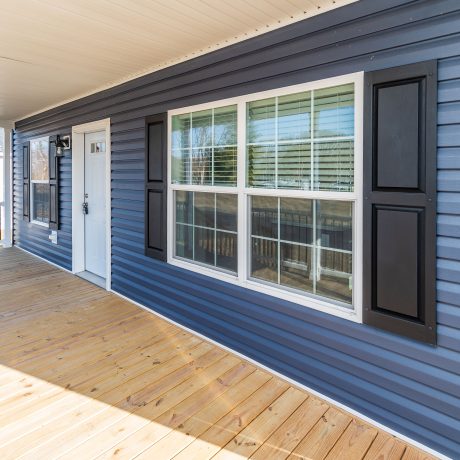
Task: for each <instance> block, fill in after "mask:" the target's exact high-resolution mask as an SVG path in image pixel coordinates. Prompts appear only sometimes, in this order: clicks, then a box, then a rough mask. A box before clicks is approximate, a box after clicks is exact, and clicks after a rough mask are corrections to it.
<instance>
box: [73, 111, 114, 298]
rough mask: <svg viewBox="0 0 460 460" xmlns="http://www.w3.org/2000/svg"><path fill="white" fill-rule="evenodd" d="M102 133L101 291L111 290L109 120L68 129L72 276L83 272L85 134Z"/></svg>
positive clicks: (110, 157)
mask: <svg viewBox="0 0 460 460" xmlns="http://www.w3.org/2000/svg"><path fill="white" fill-rule="evenodd" d="M97 131H105V145H106V162H105V178H106V181H105V199H106V215H105V235H106V249H105V252H106V270H105V271H106V277H105V288H106V289H107V290H108V291H109V290H110V289H111V286H112V280H111V272H112V270H111V268H112V251H111V248H112V232H111V218H112V206H111V183H110V181H111V160H112V151H111V144H110V118H105V119H103V120H98V121H94V122H91V123H85V124H82V125H76V126H73V127H72V273H74V274H75V273H79V272H82V271H84V270H85V219H84V216H83V213H82V210H81V204H82V202H83V201H82V200H83V194H84V187H85V184H84V179H85V134H89V133H94V132H97Z"/></svg>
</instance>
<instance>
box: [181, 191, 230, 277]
mask: <svg viewBox="0 0 460 460" xmlns="http://www.w3.org/2000/svg"><path fill="white" fill-rule="evenodd" d="M175 202H176V203H175V207H176V213H175V217H176V224H175V225H176V242H175V244H176V246H175V247H176V251H175V255H176V256H177V257H183V258H186V259H190V260H195V261H197V262H200V263H204V264H207V265H211V266H217V267H219V268H222V269H224V270H229V271H232V272H236V271H237V266H238V263H237V262H238V259H237V255H238V235H237V222H238V197H237V195H226V194H221V193H217V194H216V193H204V192H189V191H182V190H181V191H176V192H175Z"/></svg>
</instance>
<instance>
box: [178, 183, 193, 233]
mask: <svg viewBox="0 0 460 460" xmlns="http://www.w3.org/2000/svg"><path fill="white" fill-rule="evenodd" d="M176 222H180V223H182V224H189V225H192V224H193V192H183V191H177V192H176Z"/></svg>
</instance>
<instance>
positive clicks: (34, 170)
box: [30, 138, 49, 180]
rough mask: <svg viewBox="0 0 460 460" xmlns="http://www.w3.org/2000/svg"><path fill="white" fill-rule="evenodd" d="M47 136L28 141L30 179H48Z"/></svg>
mask: <svg viewBox="0 0 460 460" xmlns="http://www.w3.org/2000/svg"><path fill="white" fill-rule="evenodd" d="M48 148H49V143H48V138H43V139H35V140H32V141H30V164H31V179H32V180H48V179H49V172H48V167H49V166H48V155H49V153H48Z"/></svg>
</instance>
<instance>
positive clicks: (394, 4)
mask: <svg viewBox="0 0 460 460" xmlns="http://www.w3.org/2000/svg"><path fill="white" fill-rule="evenodd" d="M382 4H385V7H386V8H387V9H385V7H384V6H383V5H382ZM352 18H355V19H352ZM459 22H460V5H459V3H458V1H457V0H455V1H449V0H445V1H433V0H430V1H417V2H410V1H403V0H387V1H386V2H374V1H369V0H365V1H361V2H358V3H356V4H352V5H349V6H347V7H345V8H342V9H340V10H336V11H333V12H331V13H327V14H324V15H320V16H317V17H315V18H312V19H310V20H307V21H304V22H302V23H298V24H294V25H292V26H289V27H287V28H283V29H280V30H278V31H275V32H272V33H270V34H267V35H264V36H261V37H257V38H255V39H251V40H249V41H248V42H246V43H244V44H237V45H234V46H232V47H229V48H225V49H223V50H220V51H217V52H214V53H212V54H210V55H207V56H203V57H200V58H197V59H194V60H192V61H189V62H187V63H183V64H179V65H177V66H174V67H171V68H168V69H164V70H163V71H160V72H156V73H154V74H151V75H149V76H146V77H142V78H140V79H137V80H135V81H132V82H129V83H127V84H125V85H122V86H120V87H118V88H113V89H110V90H107V91H105V92H102V93H99V94H95V95H92V96H90V97H88V98H85V99H83V100H81V101H77V102H74V103H70V104H68V105H66V106H63V107H59V108H56V109H53V110H51V111H49V112H46V113H44V114H39V115H37V116H34V117H31V118H30V119H28V120H24V121H22V122H20V123H18V125H17V128H18V129H17V133H16V136H15V146H16V147H15V152H16V155H15V159H14V173H15V241H16V244H17V245H18V246H20V247H23V248H25V249H28V250H30V251H32V252H35V253H37V254H38V255H40V256H42V257H45V258H47V259H49V260H51V261H53V262H56V263H58V264H60V265H62V266H64V267H66V268H69V267H70V266H71V172H70V158H68V157H66V158H65V159H64V160H61V178H62V180H61V186H60V197H61V221H62V230H60V231H59V239H58V241H59V244H58V245H57V246H55V245H52V244H51V243H49V242H48V240H47V236H48V233H49V232H47V231H46V230H43V229H41V228H38V227H36V226H33V225H31V224H28V223H25V222H23V221H22V218H21V214H22V209H21V206H22V204H21V172H22V170H21V168H22V165H21V158H20V156H19V155H18V154H19V146H20V144H21V143H22V142H23V141H24V140H27V139H29V138H30V137H31V136H34V135H41V134H53V133H55V132H58V131H59V132H61V133H66V132H70V126H72V125H75V124H80V123H84V122H87V121H92V120H95V119H100V118H106V117H110V118H111V122H112V126H111V134H112V285H113V289H114V290H116V291H118V292H120V293H121V294H124V295H126V296H128V297H130V298H132V299H134V300H136V301H138V302H140V303H142V304H144V305H146V306H148V307H149V308H151V309H152V310H154V311H157V312H159V313H161V314H164V315H165V316H167V317H169V318H171V319H174V320H176V321H178V322H180V323H181V324H184V325H186V326H188V327H191V328H192V329H195V330H196V331H198V332H201V333H203V334H205V335H207V336H208V337H210V338H213V339H215V340H217V341H219V342H221V343H223V344H225V345H228V346H230V347H232V348H233V349H235V350H237V351H239V352H241V353H244V354H246V355H248V356H250V357H252V358H254V359H256V360H258V361H260V362H261V363H264V364H266V365H268V366H270V367H272V368H274V369H276V370H278V371H280V372H282V373H283V374H285V375H287V376H289V377H292V378H294V379H295V380H297V381H299V382H301V383H304V384H306V385H308V386H310V387H312V388H314V389H316V390H318V391H320V392H322V393H324V394H327V395H328V396H331V397H333V398H335V399H336V400H338V401H340V402H342V403H344V404H347V405H349V406H350V407H353V408H355V409H356V410H359V411H361V412H362V413H364V414H366V415H368V416H370V417H372V418H373V419H375V420H377V421H379V422H381V423H384V424H386V425H388V426H390V427H392V428H393V429H396V430H398V431H400V432H402V433H404V434H406V435H408V436H410V437H412V438H414V439H417V440H419V441H421V442H422V443H424V444H427V445H430V446H432V447H433V448H435V449H437V450H439V451H441V452H445V453H446V454H448V455H454V454H455V453H458V452H460V205H459V203H460V186H459V184H460V56H459V57H456V55H458V54H459V51H458V50H459V46H460V30H459V29H458V23H459ZM433 58H442V59H441V60H440V62H439V97H438V99H439V110H438V124H439V127H438V146H439V148H438V169H439V172H438V190H439V195H438V241H437V251H438V263H437V273H438V285H437V287H438V323H439V327H438V332H439V337H438V347H436V348H433V347H430V346H427V345H423V344H420V343H417V342H413V341H410V340H406V339H404V338H402V337H398V336H396V335H392V334H388V333H385V332H382V331H379V330H377V329H373V328H370V327H367V326H364V325H359V324H355V323H351V322H349V321H346V320H343V319H340V318H336V317H334V316H331V315H326V314H323V313H320V312H316V311H313V310H309V309H308V308H305V307H301V306H299V305H295V304H291V303H288V302H284V301H281V300H278V299H275V298H272V297H268V296H265V295H263V294H261V293H257V292H253V291H247V290H244V289H242V288H239V287H236V286H233V285H230V284H226V283H223V282H220V281H217V280H214V279H211V278H208V277H205V276H202V275H199V274H196V273H192V272H188V271H186V270H183V269H180V268H177V267H173V266H169V265H167V264H163V263H160V262H157V261H155V260H152V259H149V258H146V257H145V256H144V231H143V229H144V212H143V211H144V116H147V115H152V114H154V113H159V112H162V111H164V110H168V109H171V108H176V107H180V106H186V105H190V104H195V103H199V102H205V101H211V100H216V99H221V98H224V97H229V96H235V95H240V94H244V93H248V92H252V91H260V90H264V89H270V88H273V87H277V86H285V85H289V84H294V83H300V82H304V81H311V80H315V79H320V78H325V77H329V76H334V75H340V74H344V73H349V72H356V71H361V70H374V69H379V68H385V67H391V66H397V65H402V64H406V63H411V62H417V61H421V60H426V59H433ZM172 97H174V99H172Z"/></svg>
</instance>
